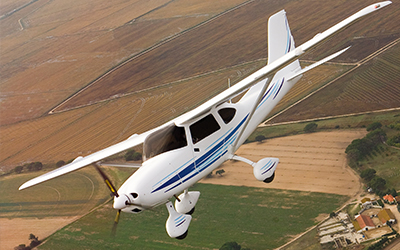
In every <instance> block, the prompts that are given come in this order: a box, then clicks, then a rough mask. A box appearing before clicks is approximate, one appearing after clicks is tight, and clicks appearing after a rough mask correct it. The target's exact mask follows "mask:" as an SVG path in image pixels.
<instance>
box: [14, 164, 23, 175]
mask: <svg viewBox="0 0 400 250" xmlns="http://www.w3.org/2000/svg"><path fill="white" fill-rule="evenodd" d="M23 169H24V167H23V166H16V167H15V168H14V172H15V173H17V174H20V173H22V170H23Z"/></svg>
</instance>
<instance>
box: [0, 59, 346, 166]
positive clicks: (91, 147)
mask: <svg viewBox="0 0 400 250" xmlns="http://www.w3.org/2000/svg"><path fill="white" fill-rule="evenodd" d="M263 63H264V62H262V61H261V62H255V63H252V64H248V65H242V66H241V67H235V68H232V69H227V70H223V71H220V72H215V73H213V74H208V75H204V76H199V77H196V78H193V79H189V80H186V81H182V82H176V83H172V84H169V85H165V86H162V87H158V88H155V89H150V90H147V91H143V92H140V93H136V94H132V95H128V96H125V97H122V98H118V99H114V100H110V101H107V102H102V103H98V104H95V105H91V106H87V107H83V108H79V109H74V110H70V111H68V112H62V113H56V114H53V115H50V116H45V117H42V118H38V119H34V120H30V121H24V122H20V123H17V124H13V125H8V126H1V127H0V133H1V144H0V147H1V154H0V164H1V167H2V169H3V170H4V171H6V170H9V169H11V168H13V167H15V166H17V165H18V164H22V163H24V162H30V161H41V162H43V163H51V162H57V161H59V160H64V161H67V160H70V159H74V158H76V157H77V156H78V155H87V154H89V153H90V152H94V151H96V150H99V149H102V148H105V147H107V146H109V145H111V144H114V143H116V142H118V141H121V140H123V139H126V138H127V137H129V136H130V135H131V134H133V133H141V132H143V131H146V130H147V129H149V128H153V127H156V126H157V125H160V124H162V123H163V122H165V121H167V120H169V119H171V118H173V117H175V116H177V115H179V114H181V113H183V112H185V111H187V110H190V109H191V108H193V107H194V106H195V105H197V104H199V103H201V102H203V101H204V100H206V99H207V98H208V96H209V95H210V94H215V93H217V92H220V91H222V90H223V89H225V88H226V87H227V83H226V79H227V78H231V80H235V79H237V78H238V77H239V76H241V75H243V74H246V72H249V71H250V70H252V69H254V68H256V67H259V65H260V64H263ZM320 70H322V71H323V72H335V73H336V74H340V72H341V67H337V66H335V65H324V66H321V68H320ZM325 77H331V75H329V74H324V75H323V76H321V75H320V74H317V72H315V71H314V72H311V73H310V74H308V75H307V77H304V79H302V81H301V82H300V84H298V85H296V86H295V87H294V88H293V90H292V92H293V93H296V94H297V95H298V96H299V97H301V96H302V95H304V94H305V93H307V92H308V91H310V89H313V88H316V87H318V86H319V84H318V83H319V81H312V83H308V81H309V80H310V79H319V80H323V79H324V78H325ZM193 93H196V94H195V95H193ZM289 95H290V93H289ZM293 98H295V97H294V96H293ZM296 98H298V97H296ZM149 114H152V116H149ZM153 114H157V115H153Z"/></svg>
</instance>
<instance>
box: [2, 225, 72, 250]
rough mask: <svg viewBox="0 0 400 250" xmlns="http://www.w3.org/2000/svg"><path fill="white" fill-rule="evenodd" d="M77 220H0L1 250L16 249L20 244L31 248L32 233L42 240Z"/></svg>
mask: <svg viewBox="0 0 400 250" xmlns="http://www.w3.org/2000/svg"><path fill="white" fill-rule="evenodd" d="M76 219H77V217H56V218H43V219H37V218H14V219H5V218H0V225H1V226H0V249H4V250H5V249H14V247H16V246H18V245H20V244H25V245H27V246H29V243H30V241H29V240H28V239H29V235H30V234H31V233H33V234H34V235H35V236H36V237H39V240H42V239H43V238H45V237H47V236H49V235H51V234H53V233H55V232H56V231H58V230H60V229H61V228H63V227H64V226H65V225H68V224H69V223H71V222H73V221H75V220H76Z"/></svg>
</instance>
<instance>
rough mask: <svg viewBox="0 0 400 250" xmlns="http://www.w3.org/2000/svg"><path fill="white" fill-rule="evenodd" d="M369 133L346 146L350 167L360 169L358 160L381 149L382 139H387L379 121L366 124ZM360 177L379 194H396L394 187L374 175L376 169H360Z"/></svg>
mask: <svg viewBox="0 0 400 250" xmlns="http://www.w3.org/2000/svg"><path fill="white" fill-rule="evenodd" d="M367 131H369V133H368V134H367V135H366V136H365V137H364V138H362V139H356V140H353V141H352V142H351V144H350V145H349V146H348V147H347V148H346V151H345V152H346V154H347V160H348V163H349V165H350V166H351V167H352V168H355V169H357V170H360V167H361V164H360V161H362V160H365V159H366V158H367V157H370V156H371V155H372V154H373V153H374V151H378V150H379V149H382V147H383V145H382V144H383V143H384V141H385V140H386V139H387V135H386V133H385V131H383V130H382V124H381V123H380V122H374V123H371V124H370V125H368V126H367ZM360 177H361V178H362V179H363V180H364V181H365V183H367V185H368V186H369V187H371V188H372V190H373V191H374V192H375V193H376V194H377V195H379V196H381V197H382V196H384V195H386V194H392V195H393V196H396V195H397V192H396V190H395V189H393V188H392V189H390V188H388V187H387V186H386V180H385V179H384V178H382V177H380V176H378V175H376V170H375V169H372V168H367V169H364V170H362V171H361V173H360Z"/></svg>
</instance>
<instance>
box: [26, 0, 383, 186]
mask: <svg viewBox="0 0 400 250" xmlns="http://www.w3.org/2000/svg"><path fill="white" fill-rule="evenodd" d="M389 4H391V1H384V2H380V3H376V4H373V5H370V6H368V7H366V8H364V9H362V10H360V11H359V12H357V13H355V14H354V15H352V16H350V17H348V18H346V19H345V20H343V21H342V22H340V23H338V24H336V25H335V26H333V27H331V28H329V29H328V30H326V31H324V32H323V33H320V34H317V35H316V36H314V38H312V39H310V40H309V41H307V42H305V43H304V44H302V45H300V46H299V47H297V48H296V49H294V50H291V51H290V52H288V53H287V54H285V55H283V56H282V57H280V58H277V59H276V60H274V61H272V60H271V61H272V62H270V61H268V65H266V66H264V67H263V68H261V69H259V70H258V71H256V72H255V73H253V74H251V75H250V76H248V77H246V78H245V79H243V80H242V81H240V82H239V83H237V84H236V85H234V86H233V87H231V88H229V89H227V90H225V91H223V92H222V93H220V94H218V95H217V96H215V97H213V98H212V99H210V100H209V101H207V102H205V103H204V104H202V105H200V106H199V107H197V108H195V109H193V110H192V111H189V112H188V113H185V114H183V115H181V116H179V117H177V118H175V119H173V120H172V121H169V122H167V123H165V124H163V125H161V126H159V127H157V128H155V129H152V130H149V131H147V132H145V133H142V134H139V135H133V136H131V137H129V138H128V139H126V140H124V141H122V142H120V143H117V144H115V145H112V146H110V147H108V148H105V149H103V150H100V151H98V152H96V153H93V154H90V155H88V156H85V157H78V158H76V159H75V160H74V161H73V162H71V163H69V164H67V165H65V166H63V167H60V168H58V169H56V170H53V171H51V172H49V173H46V174H44V175H41V176H39V177H36V178H34V179H32V180H30V181H28V182H25V183H24V184H23V185H21V187H20V188H19V190H22V189H25V188H28V187H31V186H33V185H36V184H39V183H41V182H44V181H47V180H50V179H53V178H55V177H58V176H61V175H64V174H67V173H70V172H72V171H76V170H78V169H80V168H83V167H85V166H88V165H90V164H93V163H96V162H98V161H100V160H102V159H104V158H107V157H109V156H111V155H115V154H118V153H120V152H123V151H125V150H127V149H129V148H132V147H134V146H136V145H139V144H141V143H143V142H144V140H145V139H146V137H147V136H148V135H149V134H151V133H153V132H154V131H156V130H158V129H161V128H163V127H165V126H168V125H170V124H173V123H175V124H177V125H179V124H183V123H185V122H187V121H190V120H192V119H195V118H196V117H199V116H201V115H203V114H205V113H206V112H208V111H209V110H211V109H212V108H213V107H215V106H217V105H219V104H221V103H223V102H226V101H228V100H230V99H232V98H233V97H235V96H237V95H239V94H240V93H242V92H244V91H245V90H247V89H248V88H250V87H251V86H253V85H254V84H256V83H258V82H260V81H261V80H264V79H266V78H268V77H271V76H272V75H273V74H275V73H276V72H277V71H279V70H280V69H282V68H284V67H286V66H287V65H289V64H290V63H292V62H294V61H295V60H297V59H298V58H299V57H300V56H301V55H302V54H303V53H305V52H306V51H308V50H309V49H310V48H313V47H315V46H316V45H317V44H319V43H321V42H322V41H323V40H325V39H326V38H328V37H329V36H331V35H333V34H334V33H336V32H337V31H339V30H341V29H343V28H345V27H346V26H348V25H349V24H350V23H353V22H354V21H356V20H358V19H359V18H361V17H363V16H365V15H367V14H369V13H371V12H374V11H376V10H378V9H381V8H383V7H385V6H387V5H389ZM343 51H344V50H342V51H340V52H337V53H336V54H334V55H332V56H330V57H328V58H329V59H332V58H333V57H335V56H337V55H338V54H340V53H342V52H343ZM325 60H327V58H325V59H323V60H321V61H320V62H322V61H325ZM320 62H318V63H320ZM318 63H316V64H315V66H317V64H318ZM310 68H312V67H311V66H310V67H309V68H305V69H303V70H301V71H300V72H295V73H294V74H295V75H294V76H292V78H294V77H296V76H297V75H299V74H301V73H304V72H305V71H307V70H309V69H310ZM256 107H257V105H255V107H254V108H256ZM252 112H253V111H252Z"/></svg>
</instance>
